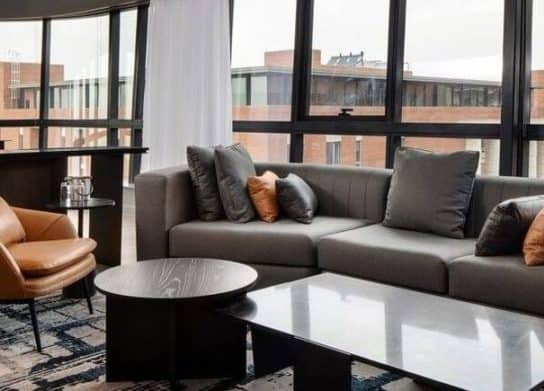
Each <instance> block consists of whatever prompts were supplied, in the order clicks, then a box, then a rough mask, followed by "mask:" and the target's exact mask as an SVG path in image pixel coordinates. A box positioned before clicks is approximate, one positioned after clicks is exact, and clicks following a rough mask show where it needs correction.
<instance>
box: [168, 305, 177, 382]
mask: <svg viewBox="0 0 544 391" xmlns="http://www.w3.org/2000/svg"><path fill="white" fill-rule="evenodd" d="M169 312H170V314H169V315H170V319H169V321H170V325H169V330H168V332H169V335H170V352H169V356H170V357H169V363H168V364H169V365H168V367H169V372H170V373H169V377H170V389H171V390H175V389H176V379H177V373H176V372H177V365H176V364H177V358H178V357H177V320H176V318H177V314H176V312H177V308H176V305H175V304H170V311H169Z"/></svg>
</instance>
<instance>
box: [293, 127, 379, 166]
mask: <svg viewBox="0 0 544 391" xmlns="http://www.w3.org/2000/svg"><path fill="white" fill-rule="evenodd" d="M385 143H386V142H385V137H377V136H345V135H343V136H340V135H324V134H307V135H305V136H304V163H314V164H332V165H347V166H356V167H361V166H365V167H385Z"/></svg>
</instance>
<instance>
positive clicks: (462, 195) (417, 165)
mask: <svg viewBox="0 0 544 391" xmlns="http://www.w3.org/2000/svg"><path fill="white" fill-rule="evenodd" d="M479 158H480V155H479V152H474V151H460V152H453V153H434V152H430V151H424V150H421V149H414V148H406V147H400V148H397V150H396V151H395V165H394V170H393V176H392V178H391V185H390V187H389V193H388V195H387V207H386V210H385V219H384V221H383V225H385V226H388V227H394V228H403V229H409V230H413V231H420V232H432V233H435V234H437V235H441V236H446V237H450V238H456V239H461V238H463V237H464V234H465V233H464V228H465V222H466V215H467V211H468V207H469V204H470V199H471V197H472V189H473V187H474V178H475V176H476V170H477V169H478V161H479Z"/></svg>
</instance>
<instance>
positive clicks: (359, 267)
mask: <svg viewBox="0 0 544 391" xmlns="http://www.w3.org/2000/svg"><path fill="white" fill-rule="evenodd" d="M474 242H475V240H474V239H452V238H445V237H442V236H437V235H433V234H428V233H422V232H416V231H407V230H402V229H396V228H389V227H385V226H383V225H381V224H377V225H372V226H368V227H363V228H358V229H354V230H351V231H346V232H342V233H338V234H334V235H329V236H326V237H324V238H323V239H321V241H320V242H319V257H318V266H319V267H320V268H322V269H325V270H329V271H332V272H336V273H342V274H349V275H353V276H356V277H362V278H367V279H370V280H375V281H380V282H385V283H390V284H395V285H402V286H406V287H410V288H416V289H422V290H427V291H433V292H440V293H445V292H447V289H448V276H447V263H448V262H449V261H450V260H452V259H455V258H459V257H461V256H464V255H468V254H471V253H472V251H473V249H474Z"/></svg>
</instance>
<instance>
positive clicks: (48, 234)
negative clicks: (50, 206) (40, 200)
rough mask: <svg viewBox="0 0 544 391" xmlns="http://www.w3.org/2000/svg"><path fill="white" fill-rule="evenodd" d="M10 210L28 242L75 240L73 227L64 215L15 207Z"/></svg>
mask: <svg viewBox="0 0 544 391" xmlns="http://www.w3.org/2000/svg"><path fill="white" fill-rule="evenodd" d="M11 209H12V210H13V212H14V213H15V215H16V216H17V218H18V219H19V221H20V222H21V224H22V225H23V228H24V229H25V233H26V240H27V241H29V242H35V241H41V240H59V239H73V238H77V233H76V230H75V228H74V225H73V224H72V222H71V221H70V219H69V218H68V216H66V215H65V214H60V213H51V212H44V211H41V210H34V209H24V208H15V207H12V208H11Z"/></svg>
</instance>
